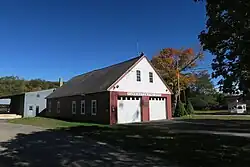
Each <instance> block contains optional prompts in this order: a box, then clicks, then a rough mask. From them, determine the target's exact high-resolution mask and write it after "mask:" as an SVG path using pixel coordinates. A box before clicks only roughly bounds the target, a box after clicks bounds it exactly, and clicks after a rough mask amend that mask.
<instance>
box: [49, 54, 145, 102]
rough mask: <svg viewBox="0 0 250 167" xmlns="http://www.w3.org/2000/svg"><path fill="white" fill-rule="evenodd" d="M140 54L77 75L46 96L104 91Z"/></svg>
mask: <svg viewBox="0 0 250 167" xmlns="http://www.w3.org/2000/svg"><path fill="white" fill-rule="evenodd" d="M141 57H142V56H139V57H136V58H133V59H130V60H127V61H124V62H122V63H118V64H115V65H112V66H109V67H105V68H102V69H98V70H94V71H90V72H87V73H85V74H82V75H78V76H75V77H73V78H72V79H70V80H69V81H68V82H66V83H65V84H64V85H63V86H62V87H59V88H57V89H56V90H55V91H54V92H53V93H51V94H50V95H49V96H48V97H47V98H58V97H65V96H73V95H82V94H89V93H95V92H102V91H106V90H107V89H108V88H109V87H110V86H111V85H112V84H113V83H114V82H115V81H116V80H117V79H119V78H120V77H121V76H122V75H123V74H124V73H125V72H126V71H127V70H128V69H129V68H130V67H131V66H133V65H134V64H135V63H136V62H137V61H138V60H139V59H140V58H141Z"/></svg>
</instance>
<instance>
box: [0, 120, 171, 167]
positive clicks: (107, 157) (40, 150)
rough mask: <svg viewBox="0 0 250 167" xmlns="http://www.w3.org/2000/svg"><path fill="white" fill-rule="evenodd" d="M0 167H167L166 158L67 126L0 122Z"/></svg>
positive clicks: (168, 165) (168, 166)
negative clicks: (120, 146)
mask: <svg viewBox="0 0 250 167" xmlns="http://www.w3.org/2000/svg"><path fill="white" fill-rule="evenodd" d="M0 166H1V167H10V166H15V167H19V166H20V167H24V166H25V167H44V166H53V167H59V166H60V167H61V166H62V167H64V166H67V167H86V166H101V167H105V166H119V167H120V166H121V167H122V166H124V167H125V166H135V167H136V166H139V167H140V166H164V167H170V166H171V167H173V166H174V165H171V164H170V163H169V162H168V161H167V160H165V159H164V160H163V159H161V158H158V157H155V156H152V155H149V154H145V153H143V152H137V151H136V152H135V151H131V152H130V151H125V150H123V149H121V148H119V147H113V146H111V145H109V144H107V143H105V142H103V141H102V142H100V141H97V140H92V139H90V138H88V137H85V136H84V134H79V133H78V132H76V133H75V132H72V130H67V129H62V130H60V129H57V130H45V129H42V128H38V127H34V126H26V125H15V124H9V123H6V122H3V121H1V122H0Z"/></svg>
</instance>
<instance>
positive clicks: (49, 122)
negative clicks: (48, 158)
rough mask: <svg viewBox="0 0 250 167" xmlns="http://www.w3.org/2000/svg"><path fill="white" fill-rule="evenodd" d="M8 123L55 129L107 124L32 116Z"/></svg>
mask: <svg viewBox="0 0 250 167" xmlns="http://www.w3.org/2000/svg"><path fill="white" fill-rule="evenodd" d="M8 122H9V123H14V124H23V125H33V126H38V127H43V128H49V129H55V128H62V127H76V126H99V127H104V126H108V125H101V124H93V123H82V122H67V121H62V120H58V119H52V118H43V117H34V118H18V119H12V120H8Z"/></svg>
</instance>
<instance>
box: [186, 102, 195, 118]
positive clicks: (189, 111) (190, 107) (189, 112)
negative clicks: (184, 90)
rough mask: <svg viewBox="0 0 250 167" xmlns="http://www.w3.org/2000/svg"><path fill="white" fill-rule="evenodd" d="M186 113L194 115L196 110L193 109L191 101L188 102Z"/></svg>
mask: <svg viewBox="0 0 250 167" xmlns="http://www.w3.org/2000/svg"><path fill="white" fill-rule="evenodd" d="M186 111H187V114H188V115H191V114H193V113H194V108H193V105H192V103H191V101H190V100H188V104H187V110H186Z"/></svg>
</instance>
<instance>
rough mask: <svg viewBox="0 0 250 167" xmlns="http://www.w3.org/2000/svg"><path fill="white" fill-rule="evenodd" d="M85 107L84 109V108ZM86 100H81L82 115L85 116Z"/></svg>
mask: <svg viewBox="0 0 250 167" xmlns="http://www.w3.org/2000/svg"><path fill="white" fill-rule="evenodd" d="M82 106H84V107H82ZM85 108H86V107H85V100H81V114H82V115H84V114H85Z"/></svg>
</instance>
